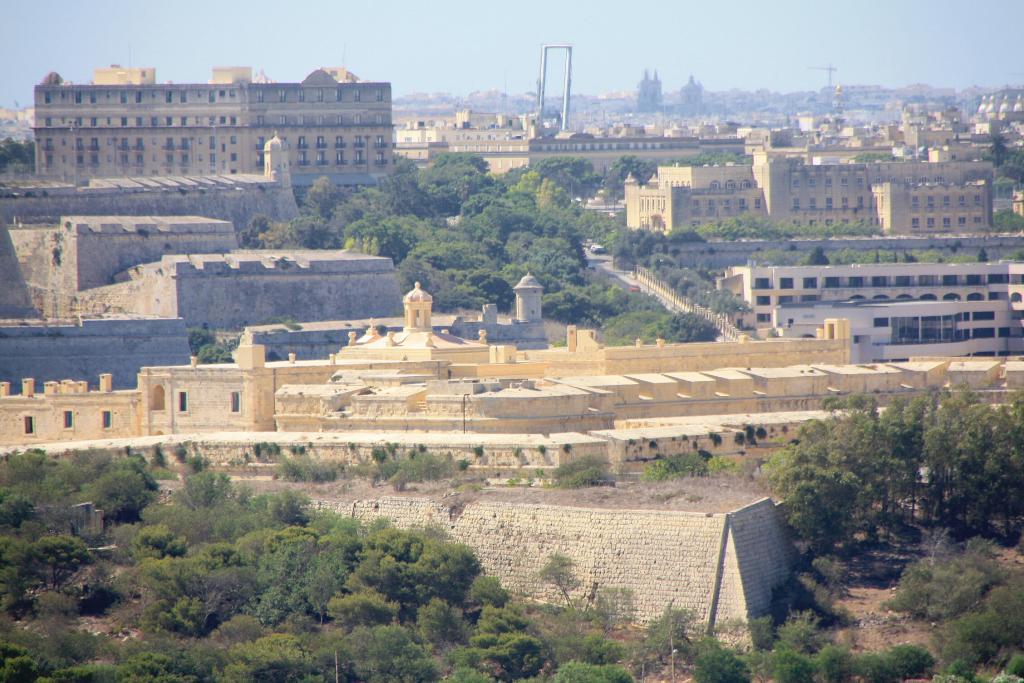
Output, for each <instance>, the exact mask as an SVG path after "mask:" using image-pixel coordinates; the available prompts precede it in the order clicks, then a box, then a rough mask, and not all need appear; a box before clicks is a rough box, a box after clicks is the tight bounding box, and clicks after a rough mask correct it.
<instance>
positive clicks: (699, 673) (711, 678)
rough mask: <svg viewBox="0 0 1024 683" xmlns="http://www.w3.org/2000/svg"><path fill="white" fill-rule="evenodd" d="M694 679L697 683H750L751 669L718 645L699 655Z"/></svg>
mask: <svg viewBox="0 0 1024 683" xmlns="http://www.w3.org/2000/svg"><path fill="white" fill-rule="evenodd" d="M693 677H694V679H695V680H696V681H697V683H750V669H748V668H747V665H746V664H744V663H743V660H741V659H740V658H739V657H737V656H736V655H734V654H733V653H732V652H729V651H728V650H726V649H724V648H722V647H719V646H717V644H716V645H715V646H714V647H709V648H707V649H706V650H705V651H704V652H702V653H701V654H700V655H698V657H697V661H696V665H695V667H694V671H693Z"/></svg>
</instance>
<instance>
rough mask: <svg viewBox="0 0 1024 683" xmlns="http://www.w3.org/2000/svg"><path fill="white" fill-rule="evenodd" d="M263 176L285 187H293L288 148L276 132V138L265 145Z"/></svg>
mask: <svg viewBox="0 0 1024 683" xmlns="http://www.w3.org/2000/svg"><path fill="white" fill-rule="evenodd" d="M263 175H264V176H265V177H266V178H267V179H268V180H276V181H278V182H280V183H281V184H282V185H284V186H285V187H291V185H292V172H291V167H290V165H289V163H288V146H287V145H286V144H285V143H284V141H283V140H281V138H279V137H278V136H277V131H275V132H274V137H272V138H270V139H269V140H267V144H265V145H263Z"/></svg>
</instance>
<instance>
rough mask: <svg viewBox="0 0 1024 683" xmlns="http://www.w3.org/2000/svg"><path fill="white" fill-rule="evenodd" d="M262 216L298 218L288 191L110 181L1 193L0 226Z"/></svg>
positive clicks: (241, 220)
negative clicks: (77, 219) (82, 219)
mask: <svg viewBox="0 0 1024 683" xmlns="http://www.w3.org/2000/svg"><path fill="white" fill-rule="evenodd" d="M257 214H262V215H265V216H267V217H268V218H270V219H271V220H275V221H287V220H291V219H292V218H295V217H296V216H298V215H299V209H298V206H297V205H296V203H295V196H294V195H293V194H292V191H291V188H289V187H285V186H283V185H281V184H280V183H277V182H272V181H268V180H266V179H264V178H263V177H262V176H252V175H235V176H189V177H178V176H175V177H173V178H163V177H152V178H109V179H103V180H94V181H93V185H92V186H90V187H82V188H77V189H76V188H74V187H71V186H53V187H45V188H35V189H29V190H24V191H19V192H9V191H6V192H5V191H3V190H2V189H0V223H2V224H5V225H6V224H8V223H53V224H56V223H57V221H58V220H59V219H60V217H61V216H117V215H121V216H207V217H209V218H219V219H221V220H225V221H231V223H232V224H233V225H235V226H236V227H237V228H238V229H241V228H244V227H245V226H247V225H248V224H249V222H250V221H251V220H252V218H253V217H254V216H256V215H257Z"/></svg>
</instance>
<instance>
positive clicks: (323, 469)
mask: <svg viewBox="0 0 1024 683" xmlns="http://www.w3.org/2000/svg"><path fill="white" fill-rule="evenodd" d="M342 469H343V468H342V466H341V464H340V463H333V462H327V461H324V460H317V459H314V458H311V457H309V456H308V455H299V456H296V457H294V458H287V457H286V458H282V459H281V462H280V463H279V464H278V466H277V474H278V476H279V477H281V478H282V479H284V480H285V481H309V482H324V481H334V480H335V479H337V478H338V475H339V474H340V473H341V471H342Z"/></svg>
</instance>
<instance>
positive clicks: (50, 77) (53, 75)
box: [40, 71, 64, 85]
mask: <svg viewBox="0 0 1024 683" xmlns="http://www.w3.org/2000/svg"><path fill="white" fill-rule="evenodd" d="M63 83H64V79H63V78H61V77H60V74H59V73H57V72H56V71H51V72H50V73H48V74H46V78H44V79H43V82H42V83H40V85H62V84H63Z"/></svg>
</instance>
